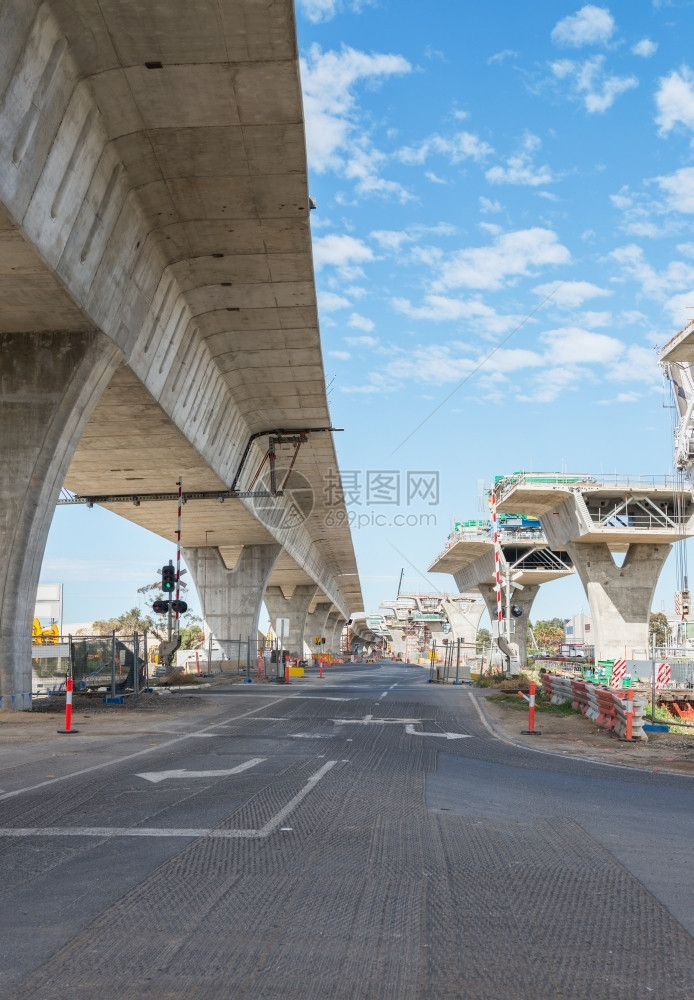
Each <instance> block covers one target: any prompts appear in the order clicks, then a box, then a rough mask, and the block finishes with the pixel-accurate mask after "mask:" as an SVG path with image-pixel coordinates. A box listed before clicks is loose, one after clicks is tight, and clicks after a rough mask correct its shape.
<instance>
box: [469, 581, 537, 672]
mask: <svg viewBox="0 0 694 1000" xmlns="http://www.w3.org/2000/svg"><path fill="white" fill-rule="evenodd" d="M511 587H513V584H511ZM479 590H480V593H481V595H482V597H483V598H484V603H485V604H486V606H487V611H488V612H489V617H490V619H491V621H492V622H495V621H496V612H497V601H496V590H495V589H494V585H493V584H491V583H481V584H480V585H479ZM539 590H540V584H539V583H536V584H528V583H524V584H523V589H522V590H518V589H514V590H513V592H512V594H511V603H512V604H513V605H515V606H516V607H519V608H521V609H522V611H523V614H522V615H520V616H519V617H518V618H513V617H512V618H511V621H512V622H513V623H514V625H515V631H514V632H513V633H512V635H511V642H513V643H514V644H515V645H516V646H518V660H519V664H520V667H521V670H522V669H523V667H524V666H525V665H526V664H527V662H528V622H529V621H530V611H531V609H532V606H533V601H534V600H535V598H536V597H537V595H538V592H539ZM505 610H506V609H505V601H504V611H505Z"/></svg>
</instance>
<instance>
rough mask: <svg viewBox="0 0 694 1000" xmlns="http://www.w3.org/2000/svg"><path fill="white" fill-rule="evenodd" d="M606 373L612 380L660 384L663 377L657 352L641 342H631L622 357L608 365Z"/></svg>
mask: <svg viewBox="0 0 694 1000" xmlns="http://www.w3.org/2000/svg"><path fill="white" fill-rule="evenodd" d="M606 374H607V378H608V379H610V381H612V382H628V383H633V382H646V383H650V384H651V385H660V383H661V381H662V377H663V376H662V372H661V369H660V365H659V364H658V355H657V354H656V352H655V351H654V350H653V348H648V347H641V346H640V345H639V344H630V345H629V346H628V347H627V348H626V351H625V353H624V354H623V355H622V357H620V358H619V359H617V360H616V361H615V363H614V364H612V365H610V366H609V367H608V370H607V373H606Z"/></svg>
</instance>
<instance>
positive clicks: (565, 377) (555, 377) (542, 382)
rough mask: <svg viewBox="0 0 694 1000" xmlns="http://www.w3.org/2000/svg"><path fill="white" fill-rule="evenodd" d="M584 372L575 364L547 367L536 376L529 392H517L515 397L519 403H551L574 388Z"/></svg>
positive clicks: (584, 375)
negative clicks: (567, 366) (562, 366)
mask: <svg viewBox="0 0 694 1000" xmlns="http://www.w3.org/2000/svg"><path fill="white" fill-rule="evenodd" d="M586 374H587V373H586V371H585V370H584V369H581V368H578V367H577V366H576V365H573V366H572V367H571V368H561V367H557V368H548V369H547V370H546V371H543V372H542V374H541V375H538V376H537V378H536V379H535V388H534V389H532V390H531V391H530V392H529V393H519V394H518V396H517V397H516V398H517V399H518V400H519V402H521V403H553V402H554V401H555V400H556V399H558V398H559V397H560V396H563V395H564V394H565V393H566V392H567V391H573V390H575V389H576V388H577V387H578V386H577V383H578V382H579V381H581V379H583V378H585V377H586Z"/></svg>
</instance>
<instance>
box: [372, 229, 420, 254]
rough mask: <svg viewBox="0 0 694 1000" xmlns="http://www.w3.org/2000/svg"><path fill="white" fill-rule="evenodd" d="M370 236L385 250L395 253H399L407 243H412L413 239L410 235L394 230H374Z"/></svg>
mask: <svg viewBox="0 0 694 1000" xmlns="http://www.w3.org/2000/svg"><path fill="white" fill-rule="evenodd" d="M369 235H370V236H371V238H372V239H374V240H376V242H377V243H378V244H379V245H380V246H381V247H383V249H384V250H391V251H393V252H394V253H397V252H398V251H399V250H400V249H401V248H402V246H403V245H404V244H405V243H411V242H412V239H413V237H412V236H411V234H410V233H408V232H404V231H400V232H398V231H397V230H394V229H374V231H373V232H372V233H369Z"/></svg>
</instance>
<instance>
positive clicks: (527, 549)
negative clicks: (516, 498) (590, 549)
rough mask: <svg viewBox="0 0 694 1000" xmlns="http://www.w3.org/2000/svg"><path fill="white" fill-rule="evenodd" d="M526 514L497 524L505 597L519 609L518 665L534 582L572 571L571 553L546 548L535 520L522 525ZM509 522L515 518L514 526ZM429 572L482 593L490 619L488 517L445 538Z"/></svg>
mask: <svg viewBox="0 0 694 1000" xmlns="http://www.w3.org/2000/svg"><path fill="white" fill-rule="evenodd" d="M527 520H528V519H527V518H523V517H520V516H518V517H515V518H513V519H509V522H508V523H509V524H514V526H512V527H511V526H509V527H506V526H504V525H503V524H500V525H499V541H500V547H501V559H500V569H501V573H502V577H503V579H504V581H507V585H508V587H509V591H510V594H511V600H512V601H513V604H514V606H515V607H516V608H517V609H519V611H520V614H517V617H516V618H515V620H514V625H515V631H514V633H513V639H514V643H515V644H516V645H517V646H518V657H519V664H520V666H521V667H522V666H524V665H525V663H526V662H527V657H528V638H527V625H528V621H529V619H530V612H531V609H532V605H533V602H534V600H535V598H536V597H537V594H538V591H539V589H540V586H541V585H542V584H543V583H549V582H550V581H551V580H558V579H561V578H562V577H565V576H570V575H571V574H572V573H573V572H574V568H573V564H572V562H571V557H570V556H569V554H568V553H567V552H566V551H565V550H564V549H557V550H555V549H552V548H550V546H549V545H548V544H547V539H546V537H545V535H544V533H543V531H542V529H541V527H540V525H539V522H536V523H537V527H528V526H527ZM515 522H518V524H517V526H515ZM429 572H430V573H450V574H451V575H452V576H453V579H454V580H455V582H456V585H457V587H458V589H459V590H460V591H461V593H462V592H464V591H466V590H478V591H479V592H480V594H481V595H482V597H483V598H484V602H485V605H486V607H487V611H488V612H489V617H490V619H491V622H492V625H493V626H494V624H495V623H496V615H497V596H496V590H495V572H496V565H495V560H494V537H493V531H492V524H491V522H490V521H482V522H479V521H478V522H474V523H470V524H469V525H468V526H467V527H465V526H464V527H461V528H460V529H458V530H457V531H455V532H454V533H453V534H452V535H451V536H450V538H449V540H448V544H447V545H446V548H445V549H444V551H443V552H442V553H441V554H440V555H439V556H437V558H436V559H435V560H434V561H433V563H432V564H431V566H430V567H429Z"/></svg>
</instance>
